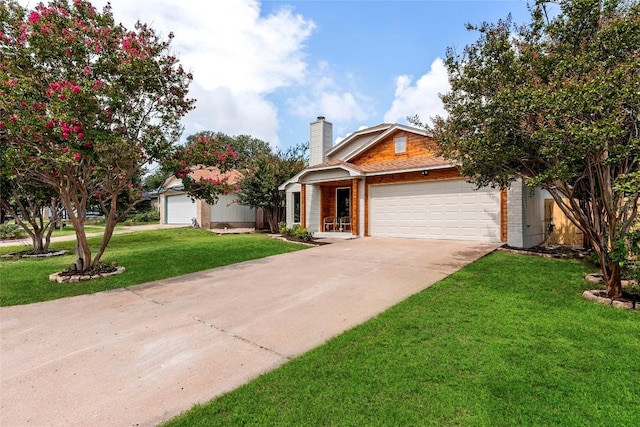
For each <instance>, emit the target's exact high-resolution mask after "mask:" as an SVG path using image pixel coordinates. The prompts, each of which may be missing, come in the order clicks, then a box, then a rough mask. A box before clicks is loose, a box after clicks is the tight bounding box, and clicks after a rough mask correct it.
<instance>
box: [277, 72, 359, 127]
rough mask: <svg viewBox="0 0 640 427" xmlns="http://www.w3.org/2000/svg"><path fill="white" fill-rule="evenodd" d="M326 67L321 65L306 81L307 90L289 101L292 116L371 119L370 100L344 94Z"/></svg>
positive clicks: (336, 119) (348, 119) (347, 120)
mask: <svg viewBox="0 0 640 427" xmlns="http://www.w3.org/2000/svg"><path fill="white" fill-rule="evenodd" d="M331 74H332V73H331V70H330V69H329V66H328V64H327V63H324V62H322V63H320V64H319V65H318V67H317V70H315V71H314V72H313V73H310V75H309V78H308V79H307V84H308V86H309V87H308V90H307V92H306V93H305V94H302V95H298V96H297V97H296V98H289V99H288V100H287V104H288V106H289V108H290V109H291V110H292V112H293V114H295V115H298V116H301V117H315V116H318V115H324V116H326V117H327V118H330V120H331V121H336V122H349V121H352V120H357V121H362V120H365V119H366V118H367V117H369V116H370V114H371V112H370V111H369V109H368V108H367V105H370V104H371V102H370V100H369V99H368V98H367V97H366V96H364V95H362V94H360V93H357V92H354V91H350V90H345V89H343V88H342V87H341V86H340V85H338V84H337V83H336V82H335V80H334V79H333V77H332V76H331Z"/></svg>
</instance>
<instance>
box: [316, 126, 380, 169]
mask: <svg viewBox="0 0 640 427" xmlns="http://www.w3.org/2000/svg"><path fill="white" fill-rule="evenodd" d="M392 126H393V125H392V124H389V123H382V124H379V125H377V126H372V127H369V128H366V129H361V130H359V131H357V132H354V133H352V134H350V135H349V136H347V137H346V138H345V139H343V140H342V141H340V143H339V144H338V145H336V146H335V147H333V148H332V149H331V150H329V152H328V153H327V158H328V159H329V160H346V158H347V157H349V155H350V154H351V153H353V152H354V151H356V150H358V149H359V148H360V147H362V146H365V145H368V144H369V142H371V141H372V140H374V139H376V138H377V137H378V136H379V135H380V134H381V133H382V132H384V131H385V130H387V129H389V128H390V127H392Z"/></svg>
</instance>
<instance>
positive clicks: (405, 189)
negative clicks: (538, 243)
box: [369, 180, 500, 242]
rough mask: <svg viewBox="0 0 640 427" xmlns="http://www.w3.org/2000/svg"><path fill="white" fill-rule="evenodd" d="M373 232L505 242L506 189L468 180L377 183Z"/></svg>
mask: <svg viewBox="0 0 640 427" xmlns="http://www.w3.org/2000/svg"><path fill="white" fill-rule="evenodd" d="M369 195H370V203H369V212H370V214H369V215H370V217H369V218H370V221H369V223H370V234H371V235H372V236H381V237H410V238H423V239H446V240H473V241H482V242H499V241H500V192H499V191H498V190H495V189H492V188H483V189H480V190H477V191H476V190H474V187H473V186H472V185H471V184H469V183H467V182H465V181H464V180H447V181H431V182H419V183H408V184H393V185H374V186H371V187H370V191H369Z"/></svg>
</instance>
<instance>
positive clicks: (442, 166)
mask: <svg viewBox="0 0 640 427" xmlns="http://www.w3.org/2000/svg"><path fill="white" fill-rule="evenodd" d="M455 166H456V165H454V164H449V165H439V166H423V167H415V168H406V169H394V170H390V171H384V172H366V173H365V175H366V176H378V175H392V174H394V173H405V172H417V171H432V170H437V169H448V168H452V167H455Z"/></svg>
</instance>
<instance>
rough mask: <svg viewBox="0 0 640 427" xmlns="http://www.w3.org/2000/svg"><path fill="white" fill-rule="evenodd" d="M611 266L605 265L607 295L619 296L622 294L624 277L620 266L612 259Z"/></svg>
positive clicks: (611, 296) (610, 296)
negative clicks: (621, 274)
mask: <svg viewBox="0 0 640 427" xmlns="http://www.w3.org/2000/svg"><path fill="white" fill-rule="evenodd" d="M610 264H611V265H610V266H606V267H603V269H602V270H603V272H604V278H605V284H606V286H607V296H608V297H609V298H619V297H621V296H622V277H621V276H620V266H619V265H618V263H617V262H614V261H610Z"/></svg>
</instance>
